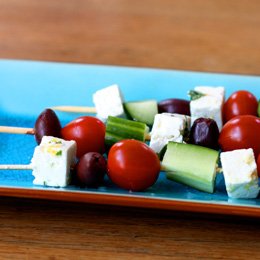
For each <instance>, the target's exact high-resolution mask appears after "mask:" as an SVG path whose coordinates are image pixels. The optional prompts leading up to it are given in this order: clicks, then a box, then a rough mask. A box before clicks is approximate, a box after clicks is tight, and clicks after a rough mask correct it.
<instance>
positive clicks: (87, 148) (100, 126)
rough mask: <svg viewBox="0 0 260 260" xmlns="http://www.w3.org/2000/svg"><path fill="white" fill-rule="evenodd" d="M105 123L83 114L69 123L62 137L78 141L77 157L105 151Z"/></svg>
mask: <svg viewBox="0 0 260 260" xmlns="http://www.w3.org/2000/svg"><path fill="white" fill-rule="evenodd" d="M105 132H106V127H105V124H104V123H103V122H102V121H101V120H99V119H97V118H95V117H91V116H82V117H79V118H77V119H75V120H73V121H71V122H70V123H69V124H67V125H66V126H65V127H63V128H62V130H61V135H62V138H63V139H65V140H74V141H76V143H77V157H81V156H82V155H83V154H85V153H88V152H99V153H103V152H104V147H105Z"/></svg>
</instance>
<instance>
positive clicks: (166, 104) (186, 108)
mask: <svg viewBox="0 0 260 260" xmlns="http://www.w3.org/2000/svg"><path fill="white" fill-rule="evenodd" d="M158 110H159V113H164V112H167V113H177V114H182V115H187V116H190V101H188V100H184V99H177V98H170V99H165V100H162V101H160V102H159V103H158Z"/></svg>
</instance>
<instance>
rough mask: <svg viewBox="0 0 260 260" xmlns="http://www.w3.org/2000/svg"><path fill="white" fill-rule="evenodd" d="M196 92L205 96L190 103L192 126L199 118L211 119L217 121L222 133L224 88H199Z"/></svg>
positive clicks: (196, 88)
mask: <svg viewBox="0 0 260 260" xmlns="http://www.w3.org/2000/svg"><path fill="white" fill-rule="evenodd" d="M194 90H195V91H197V92H200V93H202V94H203V96H202V97H200V98H198V99H195V100H191V102H190V112H191V124H193V123H194V121H195V120H196V119H197V118H199V117H205V118H211V119H214V120H215V121H216V123H217V125H218V128H219V131H220V130H221V129H222V126H223V120H222V107H223V104H224V99H225V89H224V87H207V86H199V87H195V88H194Z"/></svg>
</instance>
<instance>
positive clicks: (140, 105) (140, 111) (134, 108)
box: [124, 99, 159, 126]
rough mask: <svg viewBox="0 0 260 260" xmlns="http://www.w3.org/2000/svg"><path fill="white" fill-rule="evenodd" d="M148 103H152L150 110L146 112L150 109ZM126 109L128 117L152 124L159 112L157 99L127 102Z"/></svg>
mask: <svg viewBox="0 0 260 260" xmlns="http://www.w3.org/2000/svg"><path fill="white" fill-rule="evenodd" d="M148 105H150V108H149V112H146V113H144V112H145V111H146V110H147V109H148ZM151 106H152V107H151ZM145 108H146V109H145ZM124 110H125V113H126V115H127V117H128V118H130V119H132V120H135V121H138V122H143V123H145V124H147V125H150V126H151V125H152V124H153V121H154V116H155V115H156V114H158V113H159V112H158V105H157V101H156V100H153V99H151V100H144V101H132V102H125V103H124Z"/></svg>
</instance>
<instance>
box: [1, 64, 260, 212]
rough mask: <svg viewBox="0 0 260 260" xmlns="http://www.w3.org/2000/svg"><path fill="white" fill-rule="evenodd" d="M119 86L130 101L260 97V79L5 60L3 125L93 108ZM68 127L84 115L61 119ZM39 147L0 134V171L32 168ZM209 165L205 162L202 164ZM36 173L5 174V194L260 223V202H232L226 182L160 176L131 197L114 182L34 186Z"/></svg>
mask: <svg viewBox="0 0 260 260" xmlns="http://www.w3.org/2000/svg"><path fill="white" fill-rule="evenodd" d="M115 83H116V84H118V85H119V86H120V88H121V90H122V92H123V94H124V97H125V100H126V101H133V100H142V99H157V100H158V101H160V100H163V99H167V98H184V99H188V97H187V91H188V90H190V89H193V88H194V87H195V86H198V85H202V86H225V88H226V96H227V97H228V96H229V95H230V94H231V93H232V92H234V91H236V90H239V89H247V90H249V91H251V92H252V93H254V94H255V95H256V96H257V97H258V98H259V97H260V77H255V76H241V75H227V74H216V73H198V72H189V71H174V70H158V69H145V68H128V67H115V66H99V65H81V64H65V63H50V62H32V61H15V60H0V90H1V92H0V125H6V126H23V127H33V126H34V122H35V119H36V118H37V116H38V115H39V114H40V112H41V111H43V110H44V109H45V108H47V107H52V106H57V105H77V106H92V105H93V103H92V94H93V93H94V91H96V90H98V89H101V88H103V87H106V86H109V85H112V84H115ZM57 114H58V116H59V118H60V119H61V122H62V124H63V125H65V124H66V123H67V122H69V121H71V120H73V119H74V118H76V117H78V116H80V114H68V113H57ZM35 145H36V143H35V140H34V137H33V136H29V135H28V136H27V135H14V134H0V164H28V163H29V162H30V160H31V157H32V155H33V151H34V147H35ZM201 163H203V162H201ZM32 180H33V177H32V175H31V171H4V170H2V171H0V195H2V196H14V197H27V198H43V199H50V200H64V201H77V202H87V203H97V204H109V205H122V206H137V207H145V208H157V209H169V210H184V211H193V212H205V213H206V212H207V213H221V214H234V215H246V216H256V217H260V200H259V199H254V200H231V199H229V198H228V197H227V194H226V191H225V184H224V180H223V177H222V176H221V175H219V176H218V178H217V180H216V191H215V193H214V194H207V193H203V192H199V191H196V190H194V189H192V188H188V187H186V186H183V185H180V184H177V183H175V182H172V181H169V180H167V179H166V177H165V175H164V173H161V174H160V178H159V179H158V181H157V183H156V184H155V185H154V186H153V187H151V188H149V189H148V190H146V191H145V192H135V193H130V192H128V191H125V190H122V189H119V188H117V187H116V186H115V185H113V184H112V183H111V182H110V181H109V180H106V182H105V185H104V186H102V187H100V188H98V189H82V188H78V187H74V186H70V187H68V188H65V189H60V188H49V187H43V186H34V185H33V184H32Z"/></svg>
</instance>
